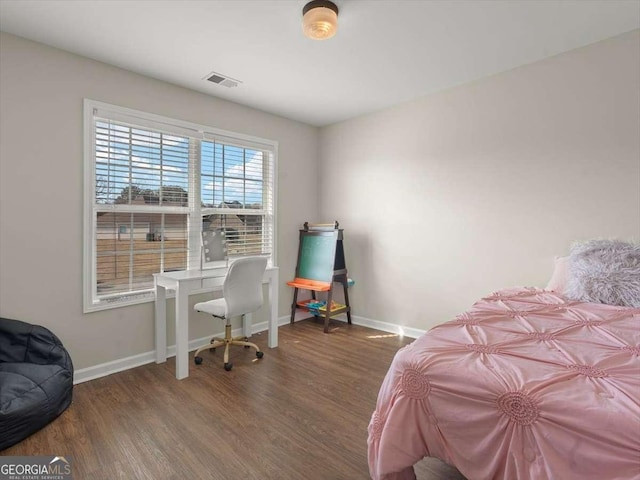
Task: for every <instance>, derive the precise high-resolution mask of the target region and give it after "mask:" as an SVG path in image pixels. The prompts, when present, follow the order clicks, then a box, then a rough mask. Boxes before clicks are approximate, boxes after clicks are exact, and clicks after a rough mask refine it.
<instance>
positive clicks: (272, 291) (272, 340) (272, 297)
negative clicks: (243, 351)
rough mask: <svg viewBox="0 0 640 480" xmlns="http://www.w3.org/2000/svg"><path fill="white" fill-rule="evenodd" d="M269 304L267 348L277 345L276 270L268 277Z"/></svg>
mask: <svg viewBox="0 0 640 480" xmlns="http://www.w3.org/2000/svg"><path fill="white" fill-rule="evenodd" d="M269 305H270V307H271V315H270V316H269V328H268V332H269V337H268V339H267V345H268V346H269V348H276V347H277V346H278V271H277V270H276V271H275V272H274V273H273V275H272V276H271V278H270V279H269Z"/></svg>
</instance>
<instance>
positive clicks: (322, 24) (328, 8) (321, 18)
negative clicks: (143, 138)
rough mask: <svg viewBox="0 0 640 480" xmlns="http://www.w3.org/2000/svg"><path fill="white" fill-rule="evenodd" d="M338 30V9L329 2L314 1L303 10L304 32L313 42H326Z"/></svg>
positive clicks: (326, 0)
mask: <svg viewBox="0 0 640 480" xmlns="http://www.w3.org/2000/svg"><path fill="white" fill-rule="evenodd" d="M337 29H338V7H337V6H336V4H335V3H333V2H329V1H328V0H314V1H313V2H309V3H307V4H306V5H305V6H304V8H303V9H302V31H303V32H304V34H305V35H306V36H307V37H309V38H312V39H313V40H326V39H327V38H331V37H333V36H334V35H335V34H336V30H337Z"/></svg>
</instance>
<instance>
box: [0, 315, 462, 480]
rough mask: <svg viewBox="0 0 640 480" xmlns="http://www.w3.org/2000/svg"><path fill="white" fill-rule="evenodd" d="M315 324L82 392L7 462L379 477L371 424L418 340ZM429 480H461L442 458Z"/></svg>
mask: <svg viewBox="0 0 640 480" xmlns="http://www.w3.org/2000/svg"><path fill="white" fill-rule="evenodd" d="M332 329H333V331H332V333H330V334H324V333H323V332H322V325H321V324H320V323H316V322H314V321H308V320H305V321H302V322H297V323H296V324H295V325H293V326H290V325H287V326H283V327H280V329H279V345H280V346H279V348H277V349H273V350H271V349H268V348H266V337H267V335H266V332H264V333H262V334H258V335H254V336H253V337H252V341H254V342H256V343H258V344H259V345H260V346H261V347H262V348H263V349H264V351H265V355H264V358H263V359H262V360H259V361H256V360H255V353H254V351H253V350H249V349H246V350H245V349H243V348H239V347H234V348H233V349H232V350H231V357H230V361H231V362H232V363H233V364H234V367H233V370H232V371H230V372H226V371H224V369H223V368H222V351H221V349H219V350H218V351H217V352H215V353H210V352H204V353H203V358H204V362H203V364H202V365H200V366H196V365H194V364H193V361H191V364H190V367H189V368H190V376H189V378H187V379H184V380H180V381H179V380H176V379H175V376H174V375H175V373H174V372H175V370H174V369H175V363H174V360H173V359H170V360H169V361H168V362H167V363H165V364H162V365H156V364H149V365H145V366H142V367H139V368H135V369H132V370H128V371H125V372H121V373H117V374H113V375H110V376H108V377H104V378H100V379H97V380H92V381H89V382H86V383H82V384H79V385H76V386H75V388H74V400H73V403H72V405H71V407H70V408H69V409H68V410H67V411H66V412H65V413H63V414H62V415H61V416H60V417H59V418H58V419H57V420H55V421H54V422H53V423H52V424H50V425H48V426H47V427H45V428H44V429H43V430H41V431H39V432H37V433H36V434H34V435H32V436H31V437H29V438H27V439H26V440H24V441H22V442H21V443H19V444H17V445H15V446H13V447H11V448H9V449H6V450H4V451H3V452H2V454H3V455H59V456H67V458H68V457H69V456H70V457H71V458H72V462H73V475H74V476H73V478H74V479H75V480H84V479H92V480H99V479H109V480H113V479H149V480H157V479H175V480H184V479H220V480H236V479H255V480H266V479H278V480H289V479H291V480H300V479H303V480H316V479H317V480H358V479H363V480H365V479H368V478H370V477H369V473H368V466H367V425H368V423H369V419H370V416H371V413H372V411H373V408H374V406H375V402H376V397H377V392H378V388H379V386H380V384H381V382H382V379H383V377H384V375H385V373H386V371H387V368H388V366H389V363H390V362H391V359H392V358H393V355H394V354H395V352H396V351H397V350H398V348H400V347H402V346H403V345H406V344H407V343H410V342H411V341H412V339H410V338H399V337H398V336H396V335H392V334H388V333H385V332H380V331H377V330H371V329H368V328H365V327H360V326H355V325H353V326H349V325H347V324H345V323H342V322H334V323H332ZM416 474H417V477H418V479H420V480H427V479H429V480H445V479H446V480H453V479H455V480H459V479H462V480H464V479H463V477H462V476H461V475H460V474H459V473H458V472H457V471H456V470H455V469H453V468H451V467H449V466H447V465H445V464H444V463H442V462H440V461H438V460H435V459H426V460H423V461H422V462H420V463H419V464H418V465H417V467H416Z"/></svg>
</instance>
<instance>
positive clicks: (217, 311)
mask: <svg viewBox="0 0 640 480" xmlns="http://www.w3.org/2000/svg"><path fill="white" fill-rule="evenodd" d="M193 309H194V310H197V311H198V312H204V313H208V314H209V315H213V316H214V317H219V318H224V314H225V311H226V304H225V300H224V298H216V299H215V300H209V301H208V302H200V303H196V304H195V305H194V306H193Z"/></svg>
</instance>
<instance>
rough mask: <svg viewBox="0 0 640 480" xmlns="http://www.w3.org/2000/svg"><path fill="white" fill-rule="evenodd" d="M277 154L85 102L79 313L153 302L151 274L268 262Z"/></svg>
mask: <svg viewBox="0 0 640 480" xmlns="http://www.w3.org/2000/svg"><path fill="white" fill-rule="evenodd" d="M276 149H277V144H276V143H275V142H271V141H268V140H263V139H256V138H252V137H248V136H245V135H240V134H231V133H229V132H223V131H218V130H216V129H213V128H210V127H205V126H201V125H196V124H191V123H187V122H182V121H178V120H172V119H169V118H165V117H160V116H157V115H151V114H146V113H144V112H138V111H135V110H130V109H125V108H121V107H116V106H113V105H107V104H103V103H100V102H95V101H92V100H85V157H86V159H85V269H84V270H85V280H84V289H85V294H84V302H85V311H87V312H88V311H93V310H100V309H103V308H109V307H112V306H121V305H129V304H133V303H140V302H144V301H150V300H152V299H153V274H154V273H158V272H166V271H172V270H184V269H188V268H199V267H200V262H201V258H200V255H201V242H200V238H201V233H202V232H203V231H206V230H217V231H224V232H225V234H226V238H227V250H228V253H229V256H230V257H232V258H233V257H236V256H242V255H269V256H270V257H271V262H272V264H274V263H275V261H274V258H273V257H274V252H275V245H274V242H275V228H274V227H275V217H274V208H275V182H274V178H275V175H274V171H275V155H276Z"/></svg>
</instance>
